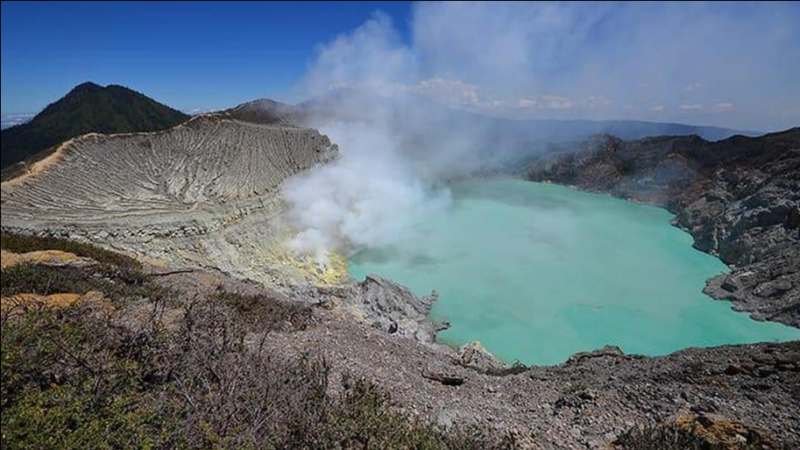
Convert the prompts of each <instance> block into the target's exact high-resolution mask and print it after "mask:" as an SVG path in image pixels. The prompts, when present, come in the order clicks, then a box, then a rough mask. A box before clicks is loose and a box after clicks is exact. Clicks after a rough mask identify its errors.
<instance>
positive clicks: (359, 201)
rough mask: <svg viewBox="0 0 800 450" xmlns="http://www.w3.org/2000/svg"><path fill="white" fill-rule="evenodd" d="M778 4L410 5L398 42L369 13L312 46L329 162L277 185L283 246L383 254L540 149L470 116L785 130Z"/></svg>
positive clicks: (307, 91) (785, 58) (793, 95)
mask: <svg viewBox="0 0 800 450" xmlns="http://www.w3.org/2000/svg"><path fill="white" fill-rule="evenodd" d="M791 3H792V2H786V3H766V4H764V3H749V2H745V3H724V2H723V3H720V2H708V3H704V2H697V3H695V2H689V3H684V2H678V3H671V2H665V3H651V2H610V3H605V2H602V3H601V2H597V3H595V2H574V3H573V2H508V3H506V2H425V3H420V4H417V5H415V7H414V9H413V15H412V20H411V29H410V36H411V39H410V42H408V43H406V42H405V41H404V40H403V39H402V37H401V35H400V34H399V33H398V32H397V30H396V29H395V27H394V25H393V24H392V22H391V20H390V19H389V18H388V17H387V16H385V15H383V14H380V13H378V14H376V15H375V16H374V17H373V18H372V19H370V20H368V21H367V22H366V23H365V24H363V25H362V26H361V27H359V28H358V29H356V30H355V31H353V32H352V33H349V34H345V35H341V36H339V37H337V38H336V39H335V40H333V41H332V42H330V43H329V44H327V45H324V46H322V47H320V48H319V50H318V54H317V57H316V59H315V60H314V62H313V63H312V64H311V66H310V68H309V71H308V73H307V75H306V77H305V79H304V80H303V82H302V86H301V90H302V92H303V95H304V96H305V97H306V98H309V99H311V104H310V105H307V106H308V108H307V110H308V111H311V112H312V115H311V118H310V120H309V124H308V125H310V126H313V127H315V128H318V129H320V131H321V132H323V133H325V134H328V135H329V136H330V137H331V139H332V140H333V141H334V142H335V143H337V144H338V145H339V149H340V153H341V157H340V158H339V160H337V161H336V162H334V163H333V164H330V165H328V166H325V167H322V168H319V169H317V170H315V171H312V172H310V173H307V174H304V175H302V176H300V177H298V178H297V179H295V180H292V181H291V182H290V183H287V185H286V188H285V192H284V193H285V197H286V199H287V200H288V201H289V202H290V203H291V205H292V211H291V214H290V216H291V219H292V221H293V223H294V225H295V227H296V228H297V230H298V232H299V234H298V236H297V238H296V239H295V240H294V242H293V245H294V246H295V248H296V249H297V250H299V251H303V252H311V253H315V254H317V255H320V256H321V255H324V254H325V253H326V252H327V251H329V250H339V251H345V252H347V251H350V250H354V249H358V248H361V247H369V246H382V245H387V244H390V243H392V242H393V241H394V240H395V239H396V238H397V237H399V236H402V235H403V234H404V233H409V232H413V229H414V225H415V224H416V223H419V222H420V221H423V220H426V218H428V217H430V214H435V213H436V212H437V211H441V210H442V209H443V208H446V207H447V204H448V201H449V200H448V199H449V195H448V193H447V190H446V188H443V187H442V186H443V184H442V182H443V181H447V180H449V179H452V178H454V177H459V176H462V175H464V174H469V173H471V172H473V171H475V170H480V169H485V168H486V167H490V166H492V165H493V164H495V163H502V162H504V161H509V158H513V157H516V156H518V150H519V148H520V147H522V146H524V147H526V149H529V147H531V145H530V144H531V143H530V142H528V141H536V140H537V139H538V141H537V142H538V143H539V144H541V143H542V142H547V141H548V139H549V137H548V136H545V135H543V134H542V132H540V131H535V132H526V133H527V134H525V133H519V130H520V129H521V127H519V126H516V127H513V126H509V124H508V123H507V122H505V123H494V122H491V120H486V119H485V118H484V119H482V120H476V119H475V116H474V115H472V114H471V113H470V112H478V113H481V114H484V115H488V116H494V117H506V118H515V119H531V118H542V119H543V118H548V119H637V120H654V121H662V122H665V121H683V122H688V123H695V124H697V123H698V122H699V123H702V124H713V125H722V126H733V127H740V128H742V129H756V130H757V129H776V128H781V127H788V126H790V125H796V123H797V122H798V121H800V110H798V109H797V107H796V105H797V104H799V103H800V84H797V83H795V82H794V78H795V77H796V73H798V72H800V52H797V48H798V47H797V45H798V43H800V38H798V34H797V30H798V29H800V14H797V12H798V7H797V5H796V4H791ZM743 87H746V89H745V88H743ZM442 105H446V107H445V106H442ZM683 105H706V106H703V107H693V108H686V107H682V106H683ZM708 105H727V106H726V107H725V108H722V107H719V106H718V107H713V106H708ZM451 108H455V109H457V110H460V112H454V110H453V109H451ZM467 111H469V112H467ZM570 126H572V125H570ZM575 126H578V125H575ZM526 127H527V125H526ZM522 128H525V127H522ZM525 129H526V130H528V129H530V128H525ZM562 131H563V130H562ZM515 133H516V134H515Z"/></svg>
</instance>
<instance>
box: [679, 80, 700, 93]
mask: <svg viewBox="0 0 800 450" xmlns="http://www.w3.org/2000/svg"><path fill="white" fill-rule="evenodd" d="M701 87H703V83H698V82H695V83H692V84H690V85H687V86H684V87H683V89H681V90H682V91H683V92H694V91H696V90H698V89H700V88H701Z"/></svg>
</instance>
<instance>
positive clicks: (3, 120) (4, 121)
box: [0, 113, 36, 130]
mask: <svg viewBox="0 0 800 450" xmlns="http://www.w3.org/2000/svg"><path fill="white" fill-rule="evenodd" d="M35 115H36V114H24V113H23V114H3V115H2V116H0V129H3V130H5V129H6V128H11V127H13V126H16V125H22V124H23V123H28V122H29V121H30V120H31V119H32V118H33V116H35Z"/></svg>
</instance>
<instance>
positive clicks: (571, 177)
mask: <svg viewBox="0 0 800 450" xmlns="http://www.w3.org/2000/svg"><path fill="white" fill-rule="evenodd" d="M527 176H528V178H529V179H531V180H534V181H552V182H556V183H560V184H567V185H572V186H576V187H578V188H580V189H584V190H588V191H594V192H603V193H609V194H612V195H615V196H618V197H622V198H626V199H631V200H635V201H641V202H646V203H650V204H654V205H657V206H661V207H665V208H667V209H669V210H670V211H672V212H674V213H675V214H676V219H675V224H676V225H677V226H679V227H681V228H684V229H685V230H687V231H688V232H689V233H691V234H692V236H693V237H694V239H695V244H694V245H695V247H697V248H698V249H700V250H702V251H705V252H708V253H711V254H713V255H717V256H719V258H720V259H721V260H722V261H723V262H725V263H726V264H728V265H730V266H731V272H730V273H729V274H726V275H722V276H719V277H715V278H712V279H711V280H709V281H708V284H707V286H706V289H705V292H706V293H708V294H709V295H711V296H713V297H715V298H719V299H727V300H731V301H732V302H733V303H734V308H736V309H739V310H742V311H747V312H750V313H751V314H752V316H753V317H754V318H756V319H766V320H774V321H777V322H782V323H785V324H788V325H792V326H795V327H800V228H799V227H798V225H800V128H794V129H791V130H788V131H785V132H782V133H774V134H769V135H765V136H763V137H760V138H747V137H743V136H736V137H732V138H730V139H726V140H723V141H719V142H708V141H705V140H703V139H701V138H699V137H696V136H688V137H660V138H648V139H642V140H639V141H631V142H625V141H621V140H619V139H616V138H613V137H611V136H599V137H597V138H595V139H593V140H591V141H589V142H587V143H586V144H584V145H582V146H580V147H579V148H576V149H573V151H567V152H562V153H558V154H556V155H553V156H550V157H544V158H542V159H540V160H538V161H536V162H534V163H533V164H532V165H531V166H530V167H529V169H528V172H527Z"/></svg>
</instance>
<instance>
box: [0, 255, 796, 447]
mask: <svg viewBox="0 0 800 450" xmlns="http://www.w3.org/2000/svg"><path fill="white" fill-rule="evenodd" d="M79 249H80V248H79ZM68 255H69V253H64V252H52V251H51V252H41V251H39V252H35V253H30V254H29V253H23V254H18V253H13V252H8V251H6V252H4V254H3V258H4V286H3V289H4V298H3V315H4V322H3V323H4V326H7V325H8V322H7V321H8V320H11V321H13V320H15V319H14V318H13V314H15V313H19V311H22V310H30V309H31V308H34V306H33V305H38V306H37V307H46V308H55V309H57V310H64V309H66V308H84V309H81V310H79V311H84V312H81V314H86V312H85V311H86V309H85V308H89V310H88V311H97V310H98V308H99V311H101V312H103V311H105V312H103V313H102V315H103V317H107V318H110V319H104V320H111V322H109V324H111V325H104V326H105V327H110V328H108V329H109V330H116V331H113V333H114V334H116V333H121V332H122V331H120V330H131V332H136V333H142V330H150V329H156V330H167V331H169V330H173V329H174V330H175V331H174V332H175V333H176V335H177V336H181V335H182V332H181V330H183V327H185V326H186V325H181V324H183V323H185V322H186V320H187V319H186V318H191V320H190V321H189V323H196V321H197V320H200V319H198V318H197V316H196V313H197V311H202V310H203V309H204V308H207V307H209V306H204V305H210V307H215V306H214V305H215V304H216V305H218V306H216V307H215V308H219V307H220V306H223V305H222V303H220V302H224V301H226V300H224V299H229V298H230V299H236V301H237V302H239V303H238V306H237V307H236V308H237V309H236V310H237V311H239V312H240V313H241V314H243V316H242V317H244V318H245V322H244V323H245V324H246V326H245V327H244V328H236V327H233V328H225V330H227V331H225V332H224V333H229V334H230V337H229V338H225V339H224V340H227V339H231V342H234V343H236V342H241V343H242V345H244V348H245V349H248V350H245V352H246V354H251V352H252V354H258V355H269V356H268V358H269V359H270V360H275V359H276V358H277V360H281V361H304V360H306V361H325V363H326V364H327V365H328V367H329V369H327V370H328V372H326V373H327V375H326V376H327V379H329V380H330V381H329V382H328V383H326V391H327V394H326V395H328V396H330V397H333V398H339V397H340V396H346V395H347V392H349V391H348V389H349V388H347V387H346V386H348V383H350V382H348V381H347V380H359V379H363V380H367V381H368V382H369V383H371V384H372V385H374V386H376V387H377V388H378V389H379V390H380V391H381V392H386V393H389V394H390V395H391V401H392V402H393V405H394V407H393V409H395V410H397V411H399V412H400V413H401V414H403V415H407V416H408V417H412V418H417V419H419V420H421V421H422V422H424V423H434V424H437V425H438V426H441V427H443V429H447V428H451V427H457V428H462V429H463V428H470V429H479V430H486V432H487V433H489V434H490V435H494V436H499V437H501V438H502V439H503V441H504V442H506V444H505V445H507V446H508V447H510V448H536V449H539V448H541V449H550V448H597V449H601V448H611V447H614V446H615V445H616V446H619V443H620V442H621V440H622V442H624V439H625V436H627V435H629V434H630V433H631V432H632V431H631V430H638V429H640V427H642V428H643V429H650V430H652V429H658V428H657V427H665V428H664V429H677V430H684V431H685V432H686V433H688V434H689V435H692V436H697V437H698V438H697V439H698V440H696V441H695V440H692V445H699V444H698V442H699V443H703V444H702V445H708V447H688V448H745V447H744V446H745V445H749V447H746V448H796V447H797V446H800V433H798V430H800V414H798V413H799V412H800V343H789V344H759V345H744V346H743V345H738V346H724V347H718V348H704V349H686V350H683V351H680V352H677V353H674V354H672V355H669V356H666V357H660V358H649V357H640V356H633V355H625V354H623V353H622V352H621V351H620V350H619V349H617V348H614V347H606V348H604V349H600V350H597V351H594V352H587V353H580V354H576V355H574V356H572V357H571V358H570V359H569V361H567V362H566V363H564V364H561V365H558V366H552V367H530V368H528V367H507V366H505V365H504V364H502V363H500V362H498V361H496V360H494V358H492V357H491V355H488V354H486V353H485V352H484V351H483V350H482V349H481V347H480V346H479V345H477V344H472V345H469V346H465V347H464V348H462V349H459V350H458V351H456V350H453V349H450V348H448V347H444V346H440V345H437V344H435V343H433V342H431V341H430V340H429V338H430V334H429V333H428V332H420V330H425V326H424V325H423V326H422V327H419V326H411V325H409V324H408V323H405V324H404V327H400V328H399V330H398V327H397V325H396V324H394V320H395V319H402V318H404V317H407V316H409V315H411V316H412V317H413V316H414V314H413V313H410V311H417V312H419V313H420V314H421V313H423V312H425V311H426V309H427V308H428V307H429V306H430V305H429V302H428V301H423V300H421V299H419V298H417V297H415V296H414V295H413V294H411V293H410V292H409V291H407V290H405V289H404V288H402V287H399V286H397V285H394V284H393V283H391V282H389V281H387V280H382V279H373V280H367V281H365V282H363V283H353V284H351V285H349V286H344V287H341V288H340V289H338V290H333V291H332V290H330V289H322V290H320V291H318V292H317V293H316V295H315V296H313V298H315V301H314V303H313V304H311V305H308V304H306V306H303V307H302V308H300V309H296V308H294V309H292V308H290V309H289V310H288V311H289V312H286V311H287V310H286V308H287V307H288V306H280V305H291V304H297V303H296V302H293V301H291V299H290V298H288V297H286V296H285V295H284V294H282V293H281V292H278V291H275V290H271V289H268V288H265V287H264V286H263V285H261V284H258V283H254V282H247V281H241V280H238V279H235V278H232V277H230V276H228V275H224V274H221V273H219V272H209V271H205V270H201V269H197V270H192V271H178V272H175V271H166V270H164V269H162V268H156V267H150V268H147V269H146V270H147V271H149V272H150V273H152V274H153V275H152V276H153V280H154V281H153V282H154V283H156V284H157V285H158V286H161V287H162V289H163V290H161V289H156V288H155V287H154V286H150V288H148V289H149V290H148V291H147V292H151V293H152V294H151V295H149V296H147V295H145V296H144V297H141V292H140V288H136V287H127V288H126V287H125V286H127V281H122V280H123V279H121V278H119V277H118V276H112V278H110V279H107V280H108V281H102V282H99V281H98V283H100V284H98V286H100V287H99V288H95V289H93V290H92V291H91V292H75V293H69V294H67V293H60V294H56V295H51V296H34V295H28V296H26V295H22V294H16V295H10V294H11V293H12V292H14V291H13V289H24V287H23V288H20V287H19V286H25V285H26V281H25V277H26V276H28V275H25V274H26V271H27V270H29V269H26V267H31V265H34V266H36V265H38V266H42V267H43V268H50V269H48V270H56V271H62V270H64V271H71V270H73V269H77V270H87V269H86V268H87V267H88V268H90V267H97V264H98V263H96V262H93V260H92V259H91V258H87V257H72V256H68ZM99 267H104V266H102V265H100V266H99ZM15 268H16V270H18V271H21V272H17V271H14V269H15ZM56 273H57V272H56ZM69 273H73V274H79V273H82V272H69ZM95 276H96V275H93V276H92V278H94V277H95ZM5 277H10V278H9V279H8V280H6V279H5ZM73 277H75V276H74V275H73ZM75 278H78V279H79V278H81V276H77V277H75ZM20 279H21V280H22V281H20ZM92 283H95V282H91V281H90V284H92ZM75 285H76V286H80V284H77V283H76V284H75ZM70 286H73V285H72V284H70ZM59 288H60V287H59V286H56V287H55V289H59ZM34 289H35V288H34ZM78 289H80V287H79V288H78ZM86 289H88V288H86ZM127 289H134V290H133V291H132V294H134V295H133V296H132V297H120V292H123V293H127V292H128V291H127ZM103 290H106V291H108V292H103ZM59 292H60V291H59ZM353 292H355V293H357V295H362V296H366V297H368V298H367V299H362V300H361V301H360V302H359V303H361V304H362V305H363V304H364V303H367V304H372V306H373V307H374V308H376V309H378V310H380V311H381V314H383V319H382V321H380V322H379V321H374V320H367V319H366V317H365V316H363V315H361V316H360V315H356V314H353V313H352V310H351V309H350V307H349V303H350V302H352V299H351V296H352V294H353ZM221 293H224V295H223V294H221ZM246 299H258V303H257V304H256V303H246ZM242 302H245V303H242ZM224 311H225V309H219V310H217V312H216V313H215V315H214V316H211V318H209V319H205V320H212V322H208V323H206V322H202V324H204V325H202V326H203V327H212V328H211V329H213V327H214V326H218V325H219V324H217V325H214V324H215V323H217V321H222V322H219V323H225V320H227V319H225V317H227V316H225V314H224ZM264 311H266V314H267V315H266V316H264V315H261V314H262V312H264ZM27 314H32V313H31V312H28V313H27ZM64 314H66V315H67V316H66V317H69V313H67V312H65V313H64ZM9 315H12V318H11V319H8V317H9ZM214 317H216V318H215V319H214ZM418 317H419V318H420V320H421V322H420V323H422V322H423V321H424V316H421V315H420V316H418ZM207 329H208V328H204V330H207ZM4 330H5V328H4ZM236 330H238V332H237V331H236ZM409 330H412V332H409ZM108 332H109V333H112V331H108ZM4 333H6V331H4ZM239 333H241V334H239ZM212 335H214V334H212ZM224 335H225V334H222V335H217V336H220V338H222V336H224ZM12 336H13V334H12ZM136 336H140V334H136ZM96 339H97V340H96V342H104V339H105V338H100V336H98V337H97V338H96ZM141 339H143V338H142V337H139V338H136V339H135V340H134V342H137V340H138V341H140V342H147V341H146V340H145V341H141ZM160 339H165V338H160ZM170 339H177V338H170ZM196 339H197V342H198V343H203V342H213V340H212V341H207V339H208V337H207V336H206V335H205V332H203V333H199V329H198V332H197V335H196ZM224 340H223V341H224ZM93 342H95V341H93ZM4 343H5V341H4ZM4 345H6V344H4ZM109 345H110V344H109ZM117 345H119V344H117ZM130 345H134V344H125V347H123V348H128V346H130ZM203 345H212V344H210V343H209V344H203ZM236 345H237V346H238V345H239V344H236ZM209 348H213V347H209ZM235 348H238V347H235ZM103 350H105V349H103ZM73 351H74V352H75V354H77V355H78V357H79V358H86V359H85V361H88V362H85V363H84V364H85V365H86V366H87V367H91V368H92V372H91V374H93V375H94V374H95V373H101V372H99V370H100V369H99V368H98V367H102V366H101V364H102V361H105V360H104V359H100V360H96V359H95V358H94V357H93V356H92V355H91V354H85V353H83V352H81V351H78V350H75V349H73ZM96 351H99V350H96ZM180 351H181V352H183V351H184V350H180ZM187 351H188V350H187ZM237 351H241V350H237ZM126 352H130V350H126ZM202 353H203V354H204V355H205V358H210V359H208V360H207V361H205V362H203V363H200V362H196V363H193V364H199V365H200V366H205V365H207V364H211V365H212V368H213V367H217V369H214V370H221V371H222V372H217V375H214V377H219V380H218V381H214V380H213V377H212V379H211V380H210V381H208V380H205V381H203V383H210V386H208V387H206V388H205V389H208V390H209V391H208V392H209V393H208V394H205V395H212V393H213V396H211V397H207V398H205V399H204V400H203V402H204V403H205V402H210V404H211V405H215V404H216V403H215V402H216V400H214V399H215V398H218V397H217V395H222V393H224V392H228V394H224V395H233V396H235V398H240V395H242V394H241V393H240V390H241V389H243V388H244V386H240V387H237V381H238V382H239V383H242V382H245V381H247V379H246V378H242V377H245V376H246V374H247V373H249V372H247V371H246V369H245V366H238V365H237V364H244V362H241V363H235V361H233V360H231V362H230V363H229V364H233V365H226V363H225V361H226V358H223V357H222V356H217V355H216V354H215V353H213V352H212V351H211V350H208V349H206V350H203V351H202ZM68 354H69V353H68ZM135 354H138V352H137V353H135ZM84 355H85V356H84ZM65 357H66V358H67V360H65V363H66V366H65V367H69V366H70V362H71V361H70V360H69V357H67V356H65ZM151 358H152V357H151ZM172 358H174V357H171V358H168V361H171V360H172ZM218 358H221V359H218ZM215 361H216V362H215ZM74 365H75V366H76V367H75V368H74V369H71V370H68V371H67V372H66V374H65V375H50V376H56V379H55V380H56V381H53V382H54V383H56V384H58V383H65V382H67V381H68V380H69V377H73V376H77V375H76V374H77V373H78V372H81V371H83V372H85V373H86V374H87V376H88V374H89V373H90V372H88V369H82V368H81V365H78V364H74ZM200 366H198V367H197V368H196V369H192V372H190V373H189V375H190V376H191V377H194V378H195V379H198V380H204V379H203V378H198V377H202V376H205V375H203V373H204V372H203V371H202V370H201V367H200ZM48 370H54V371H55V372H59V370H58V369H48ZM131 370H133V369H131ZM163 370H164V369H161V373H162V375H152V376H157V377H159V378H156V380H162V379H163V376H164V375H163ZM170 370H177V369H170ZM195 370H196V372H195ZM242 371H244V372H242ZM158 372H159V371H156V373H158ZM213 373H214V372H213V371H212V374H213ZM95 376H96V375H95ZM275 376H277V375H275ZM281 376H282V375H281ZM112 379H117V381H116V382H115V383H120V382H121V381H120V379H121V377H120V375H116V378H112ZM150 383H153V381H147V382H146V384H145V385H148V384H150ZM217 383H219V386H218V387H213V386H216V384H217ZM111 385H112V386H113V385H114V383H112V384H111ZM104 386H105V385H104ZM264 389H267V388H266V387H265V388H264ZM343 389H344V391H343ZM217 390H220V392H221V393H219V394H218V393H216V392H217ZM248 392H249V391H246V392H245V394H247V396H249V395H252V394H249V393H248ZM140 395H143V394H140ZM270 395H275V394H274V393H273V394H270ZM219 398H220V399H221V398H224V397H219ZM152 401H154V402H155V400H152ZM197 401H199V398H198V399H197ZM220 401H221V400H220ZM240 401H242V400H240ZM187 407H188V406H187ZM228 407H229V408H233V410H232V411H239V412H237V413H235V414H238V415H240V416H239V417H240V418H239V421H240V425H242V427H243V429H248V430H249V427H250V425H251V423H250V420H251V416H248V415H247V414H246V411H249V410H259V409H258V408H263V407H264V406H261V405H260V404H259V403H254V404H252V405H248V404H247V401H244V403H240V404H236V405H230V406H228ZM159 411H160V410H159ZM15 412H16V411H15ZM233 413H234V412H232V414H233ZM197 414H199V413H197ZM15 417H16V415H15ZM190 418H191V415H190ZM220 419H221V418H220ZM187 420H188V419H187ZM208 426H209V427H212V429H213V430H214V431H215V432H218V431H219V430H218V429H217V428H213V427H217V426H221V425H219V424H218V423H217V422H215V421H212V423H210V424H209V425H208ZM647 427H656V428H647ZM667 427H668V428H667ZM12 429H13V428H12ZM227 433H231V434H232V436H237V439H239V438H242V437H241V436H239V435H238V434H237V433H238V432H237V431H236V429H231V430H229V431H227ZM375 433H378V431H377V430H376V431H375ZM181 436H183V435H181ZM188 436H193V434H191V432H189V434H188ZM667 436H668V439H667V441H669V439H672V438H671V436H672V435H667ZM242 439H244V438H242ZM693 439H694V438H693ZM662 444H664V442H662ZM673 444H675V443H674V442H673ZM664 445H666V444H664ZM714 445H716V447H715V446H714ZM353 448H362V447H359V446H354V447H353ZM365 448H366V447H365ZM434 448H440V447H434ZM619 448H684V447H681V446H671V447H647V446H630V447H623V446H619Z"/></svg>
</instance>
